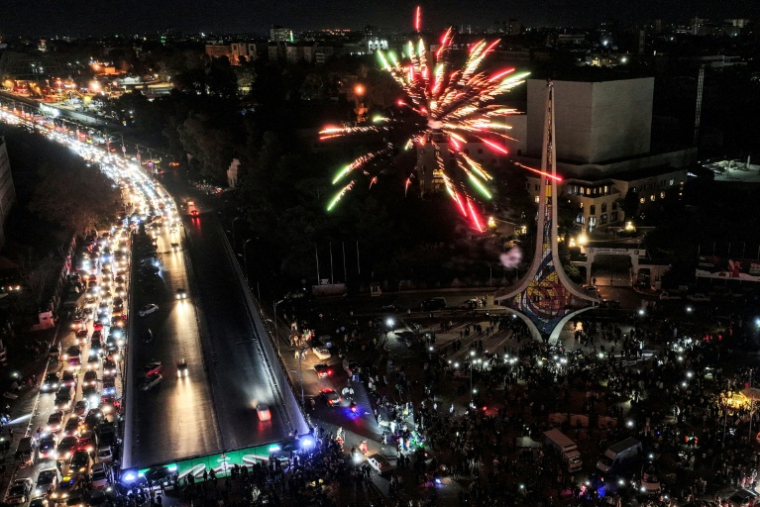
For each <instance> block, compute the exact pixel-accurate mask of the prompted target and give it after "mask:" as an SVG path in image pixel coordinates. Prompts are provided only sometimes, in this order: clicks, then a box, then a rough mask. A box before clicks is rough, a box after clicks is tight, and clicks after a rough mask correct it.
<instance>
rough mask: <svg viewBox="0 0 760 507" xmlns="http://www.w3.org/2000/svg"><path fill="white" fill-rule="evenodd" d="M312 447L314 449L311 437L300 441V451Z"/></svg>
mask: <svg viewBox="0 0 760 507" xmlns="http://www.w3.org/2000/svg"><path fill="white" fill-rule="evenodd" d="M312 447H314V439H312V438H311V437H304V438H302V439H301V448H302V449H311V448H312Z"/></svg>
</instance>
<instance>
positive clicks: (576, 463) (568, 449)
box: [544, 429, 583, 473]
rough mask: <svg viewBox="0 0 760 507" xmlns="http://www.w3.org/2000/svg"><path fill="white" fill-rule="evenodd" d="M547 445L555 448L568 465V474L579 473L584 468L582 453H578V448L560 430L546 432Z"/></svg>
mask: <svg viewBox="0 0 760 507" xmlns="http://www.w3.org/2000/svg"><path fill="white" fill-rule="evenodd" d="M544 437H546V445H548V446H551V447H553V448H554V449H555V450H556V451H557V452H558V453H559V454H560V455H561V456H562V460H563V461H564V462H565V464H566V465H567V471H568V472H571V473H572V472H578V471H580V469H581V467H582V466H583V460H582V459H581V453H580V452H578V446H577V445H576V444H575V442H573V441H572V440H570V438H569V437H568V436H567V435H565V434H564V433H562V432H561V431H560V430H556V429H555V430H549V431H545V432H544Z"/></svg>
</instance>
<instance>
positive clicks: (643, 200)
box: [639, 197, 647, 204]
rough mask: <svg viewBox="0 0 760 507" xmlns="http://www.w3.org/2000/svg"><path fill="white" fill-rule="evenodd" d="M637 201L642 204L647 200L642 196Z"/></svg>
mask: <svg viewBox="0 0 760 507" xmlns="http://www.w3.org/2000/svg"><path fill="white" fill-rule="evenodd" d="M639 202H640V203H641V204H644V203H645V202H647V200H646V199H644V198H643V197H642V198H641V199H639Z"/></svg>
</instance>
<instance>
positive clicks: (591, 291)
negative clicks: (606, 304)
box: [583, 285, 599, 297]
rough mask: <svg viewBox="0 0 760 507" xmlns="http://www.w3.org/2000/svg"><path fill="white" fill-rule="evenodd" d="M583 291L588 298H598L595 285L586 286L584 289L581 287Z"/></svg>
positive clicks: (597, 290) (597, 289)
mask: <svg viewBox="0 0 760 507" xmlns="http://www.w3.org/2000/svg"><path fill="white" fill-rule="evenodd" d="M583 290H584V291H585V292H586V294H588V295H589V296H593V297H599V288H598V287H597V286H596V285H586V286H585V287H583Z"/></svg>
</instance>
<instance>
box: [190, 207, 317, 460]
mask: <svg viewBox="0 0 760 507" xmlns="http://www.w3.org/2000/svg"><path fill="white" fill-rule="evenodd" d="M186 232H187V237H188V248H189V251H190V255H191V258H192V264H193V267H194V271H195V278H196V281H197V292H198V294H199V299H200V306H201V308H202V310H203V314H204V316H205V321H206V326H205V327H206V329H205V332H206V336H207V338H208V344H209V347H210V358H211V365H210V368H211V369H212V370H213V373H212V382H213V384H214V396H215V402H216V406H217V410H218V412H219V413H220V429H221V432H222V439H223V442H224V447H225V448H226V449H238V448H243V447H249V446H255V445H261V444H265V443H270V442H273V441H277V440H281V439H285V438H287V437H288V435H289V433H290V432H291V431H292V430H293V429H296V430H297V431H298V432H299V433H303V432H305V430H306V428H305V424H304V422H303V420H302V418H300V417H299V416H297V415H295V414H294V411H295V412H297V408H296V406H295V403H296V402H295V398H294V397H293V394H292V392H291V391H290V388H289V386H288V385H287V383H286V381H285V380H284V375H283V374H282V371H281V370H280V371H276V369H279V368H280V367H279V364H278V363H277V362H276V361H277V360H276V358H275V357H272V354H271V352H272V351H269V350H267V347H266V345H267V344H266V343H262V340H268V339H269V338H268V337H267V336H264V335H263V333H262V331H263V330H262V329H261V328H260V327H259V326H256V325H255V323H254V318H253V317H252V315H251V314H249V311H248V310H247V308H248V304H247V301H246V297H245V293H244V292H243V290H244V287H243V284H242V282H241V279H240V277H239V274H238V272H237V271H236V270H235V266H234V265H233V264H232V262H231V259H230V257H229V255H228V252H227V251H226V250H225V246H224V241H225V239H224V237H223V236H222V234H223V233H222V230H221V227H220V226H219V224H218V222H217V220H216V218H215V217H214V216H213V213H205V214H202V215H201V216H200V218H198V219H194V220H192V221H191V223H190V225H186ZM269 348H271V346H270V347H269ZM260 403H264V404H266V405H268V406H269V407H270V410H271V412H272V420H271V421H265V422H262V421H260V420H259V419H258V417H257V414H256V409H255V407H256V406H257V405H258V404H260ZM294 409H295V410H294Z"/></svg>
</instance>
